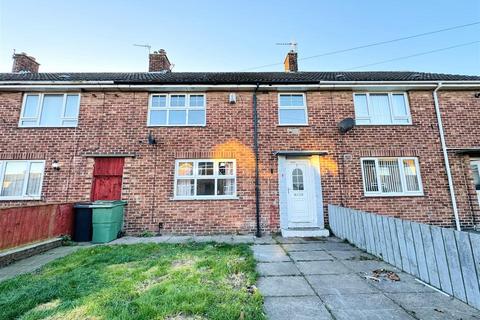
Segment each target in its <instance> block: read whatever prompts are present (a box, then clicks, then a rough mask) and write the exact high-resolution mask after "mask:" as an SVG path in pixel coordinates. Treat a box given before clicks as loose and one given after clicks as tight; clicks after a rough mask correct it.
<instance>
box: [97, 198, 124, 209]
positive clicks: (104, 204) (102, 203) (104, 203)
mask: <svg viewBox="0 0 480 320" xmlns="http://www.w3.org/2000/svg"><path fill="white" fill-rule="evenodd" d="M126 204H127V201H124V200H97V201H95V202H93V203H92V207H93V208H109V207H116V206H124V205H126Z"/></svg>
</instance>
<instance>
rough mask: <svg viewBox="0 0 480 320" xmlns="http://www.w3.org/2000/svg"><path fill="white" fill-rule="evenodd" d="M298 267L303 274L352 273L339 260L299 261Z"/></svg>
mask: <svg viewBox="0 0 480 320" xmlns="http://www.w3.org/2000/svg"><path fill="white" fill-rule="evenodd" d="M297 266H298V269H300V271H301V272H302V273H303V274H306V275H310V274H345V273H352V271H351V270H350V269H348V268H347V267H345V266H344V265H343V264H342V263H340V262H339V261H303V262H297Z"/></svg>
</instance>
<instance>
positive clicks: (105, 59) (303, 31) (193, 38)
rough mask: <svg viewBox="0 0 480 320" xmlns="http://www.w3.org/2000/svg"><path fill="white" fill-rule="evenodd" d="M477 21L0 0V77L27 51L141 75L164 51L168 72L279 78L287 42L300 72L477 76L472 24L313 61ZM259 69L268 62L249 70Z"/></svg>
mask: <svg viewBox="0 0 480 320" xmlns="http://www.w3.org/2000/svg"><path fill="white" fill-rule="evenodd" d="M474 22H480V0H401V1H392V0H391V1H386V0H363V1H360V0H342V1H339V0H337V1H333V0H289V1H286V0H243V1H240V0H236V1H229V0H224V1H220V0H217V1H214V0H197V1H194V0H175V1H171V0H169V1H166V0H164V1H162V0H136V1H134V0H101V1H99V0H63V1H60V0H0V72H10V71H11V66H12V53H13V50H14V49H15V50H16V51H17V52H26V53H28V54H29V55H32V56H34V57H35V58H36V59H37V61H38V62H39V63H40V64H41V66H40V71H41V72H42V71H43V72H116V71H117V72H134V71H139V72H141V71H147V68H148V51H147V49H145V48H141V47H135V46H133V44H149V45H151V46H152V51H153V50H158V49H160V48H163V49H165V50H166V51H167V54H168V57H169V59H170V61H171V62H172V63H173V64H174V65H175V66H174V69H173V71H174V72H175V71H178V72H180V71H244V70H246V69H248V70H250V71H282V70H283V64H282V62H283V59H284V57H285V54H286V53H287V51H288V50H289V47H288V46H279V45H276V43H279V42H291V41H296V42H297V43H298V57H299V70H300V71H344V70H356V71H368V70H403V71H404V70H412V71H425V72H443V73H455V74H471V75H479V74H480V42H477V43H476V44H473V45H467V46H463V47H457V48H452V49H449V50H445V51H440V52H435V53H431V54H426V55H422V56H417V57H412V58H409V59H401V60H397V61H391V62H388V63H382V64H378V65H374V66H368V67H362V68H356V67H359V66H363V65H366V64H372V63H377V62H381V61H385V60H390V59H395V58H399V57H404V56H408V55H414V54H417V53H422V52H427V51H432V50H436V49H441V48H445V47H451V46H456V45H459V44H464V43H468V42H473V41H480V24H476V25H474V26H470V27H465V28H461V29H456V30H450V31H446V32H441V33H437V34H433V35H428V36H424V37H418V38H414V39H410V40H405V41H399V42H395V43H390V44H386V45H381V46H374V47H370V48H366V49H361V50H354V51H349V52H345V53H341V54H335V55H329V56H324V57H318V58H314V59H307V60H302V58H305V57H309V56H312V55H317V54H322V53H325V52H331V51H335V50H342V49H347V48H351V47H356V46H362V45H366V44H370V43H375V42H380V41H387V40H391V39H395V38H399V37H406V36H410V35H415V34H419V33H424V32H429V31H434V30H438V29H444V28H449V27H453V26H457V25H463V24H468V23H474ZM267 64H276V65H273V66H268V67H264V68H256V69H252V68H255V67H258V66H263V65H267Z"/></svg>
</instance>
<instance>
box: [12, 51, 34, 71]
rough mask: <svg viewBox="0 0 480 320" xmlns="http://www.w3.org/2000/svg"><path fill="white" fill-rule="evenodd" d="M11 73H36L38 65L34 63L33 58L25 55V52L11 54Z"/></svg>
mask: <svg viewBox="0 0 480 320" xmlns="http://www.w3.org/2000/svg"><path fill="white" fill-rule="evenodd" d="M12 58H13V66H12V72H13V73H19V72H25V73H38V68H39V67H40V63H38V62H37V61H35V58H34V57H31V56H29V55H27V54H26V53H25V52H21V53H14V54H13V57H12Z"/></svg>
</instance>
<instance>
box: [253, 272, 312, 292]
mask: <svg viewBox="0 0 480 320" xmlns="http://www.w3.org/2000/svg"><path fill="white" fill-rule="evenodd" d="M258 289H259V290H260V293H261V294H262V295H263V296H265V297H274V296H277V297H294V296H313V295H315V292H313V290H312V288H311V287H310V286H309V284H308V283H307V281H306V280H305V278H304V277H301V276H280V277H260V278H259V279H258Z"/></svg>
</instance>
